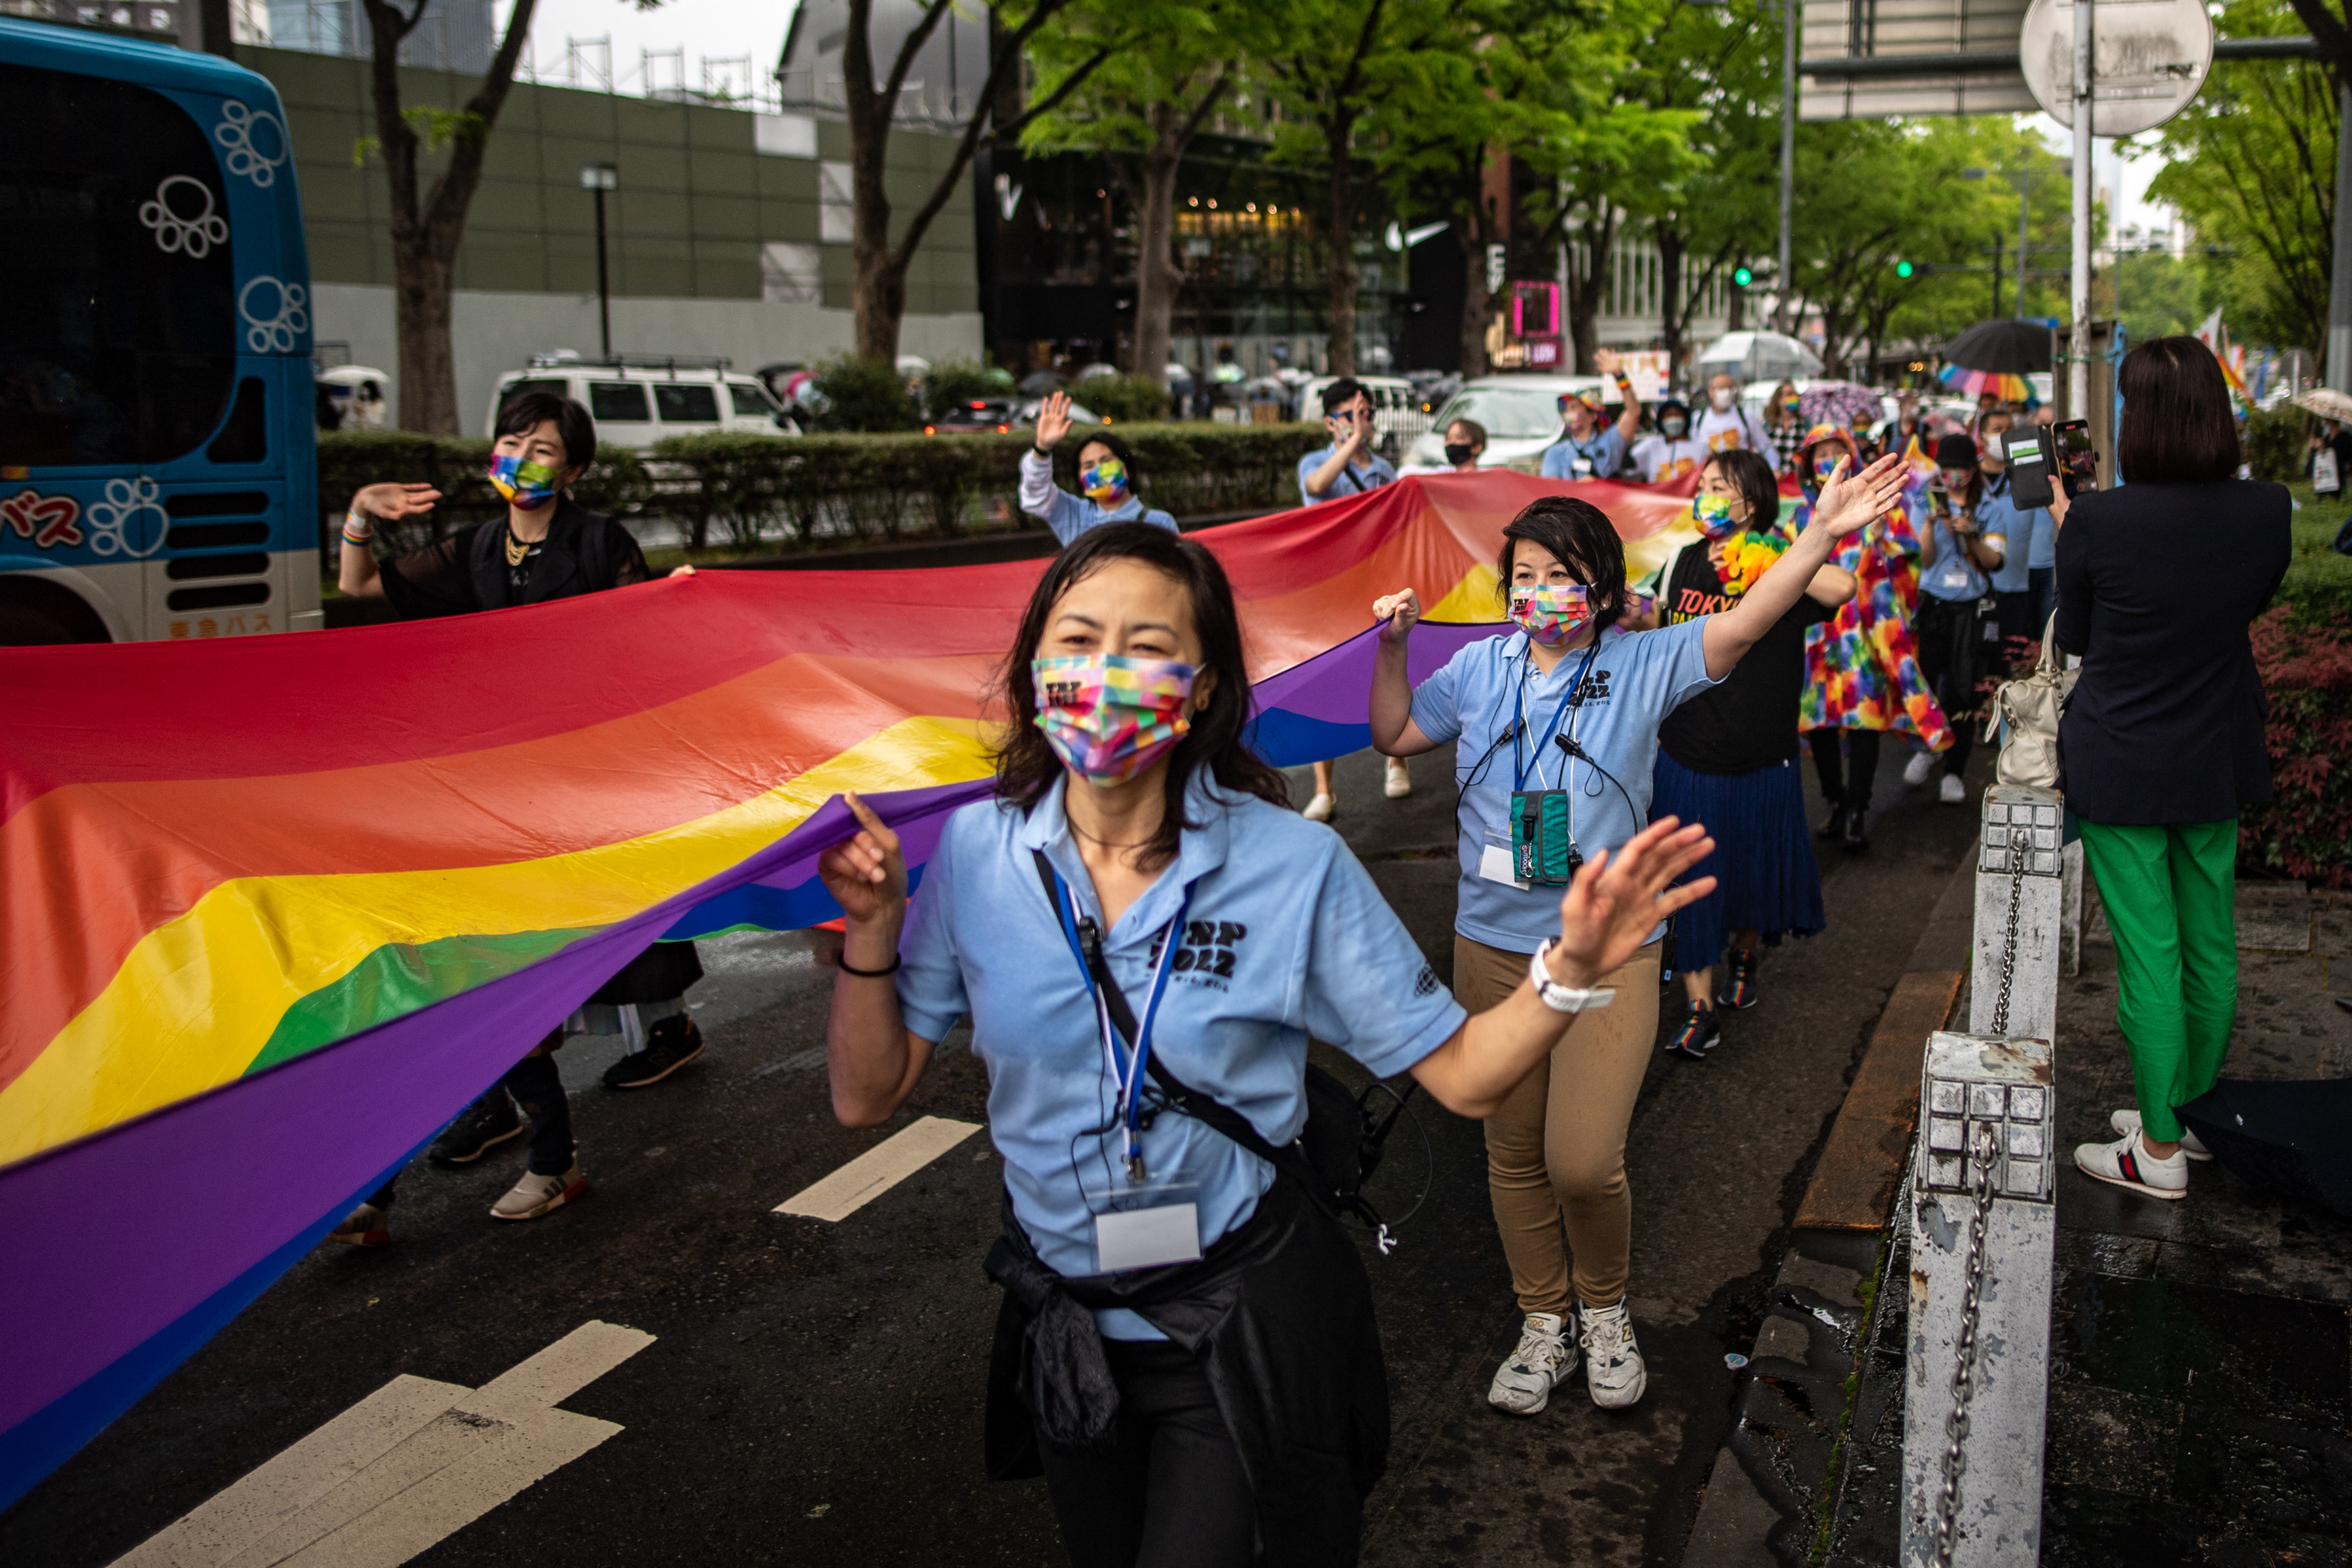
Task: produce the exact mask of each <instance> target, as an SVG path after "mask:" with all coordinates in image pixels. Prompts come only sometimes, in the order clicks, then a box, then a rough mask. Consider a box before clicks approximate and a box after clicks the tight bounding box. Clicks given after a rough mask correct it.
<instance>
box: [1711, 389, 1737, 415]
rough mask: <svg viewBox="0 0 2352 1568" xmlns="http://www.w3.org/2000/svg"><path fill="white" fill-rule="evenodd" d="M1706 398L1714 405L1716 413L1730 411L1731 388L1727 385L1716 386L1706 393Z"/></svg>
mask: <svg viewBox="0 0 2352 1568" xmlns="http://www.w3.org/2000/svg"><path fill="white" fill-rule="evenodd" d="M1706 398H1707V401H1708V402H1709V403H1712V404H1714V405H1715V411H1716V412H1717V414H1728V413H1730V412H1731V388H1729V387H1727V386H1718V387H1717V388H1715V389H1714V390H1713V391H1711V392H1709V393H1708V394H1707V395H1706Z"/></svg>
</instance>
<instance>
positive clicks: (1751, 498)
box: [1699, 447, 1780, 533]
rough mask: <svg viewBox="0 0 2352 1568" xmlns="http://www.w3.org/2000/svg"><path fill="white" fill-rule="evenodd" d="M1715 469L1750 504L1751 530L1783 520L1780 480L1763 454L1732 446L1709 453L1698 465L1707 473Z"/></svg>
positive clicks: (1767, 527)
mask: <svg viewBox="0 0 2352 1568" xmlns="http://www.w3.org/2000/svg"><path fill="white" fill-rule="evenodd" d="M1708 468H1713V469H1714V470H1715V471H1716V472H1717V473H1718V474H1721V475H1722V476H1723V478H1724V481H1725V482H1726V483H1727V484H1728V485H1730V486H1731V488H1732V489H1735V490H1738V492H1739V495H1740V499H1741V500H1745V501H1746V502H1747V503H1748V531H1749V532H1750V533H1765V532H1769V531H1771V529H1772V528H1773V527H1774V526H1775V525H1776V524H1778V523H1779V522H1780V479H1777V478H1776V477H1774V475H1773V472H1772V465H1771V464H1769V463H1768V462H1766V461H1765V460H1764V458H1763V457H1762V456H1761V455H1760V454H1759V453H1755V452H1751V451H1749V450H1748V448H1747V447H1729V448H1727V449H1726V450H1724V451H1720V452H1710V453H1708V454H1707V458H1706V462H1704V463H1701V464H1700V465H1699V472H1700V473H1702V474H1704V473H1706V470H1707V469H1708Z"/></svg>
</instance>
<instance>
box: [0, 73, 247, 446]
mask: <svg viewBox="0 0 2352 1568" xmlns="http://www.w3.org/2000/svg"><path fill="white" fill-rule="evenodd" d="M0 148H5V159H4V160H0V233H5V234H6V236H7V237H8V238H7V243H6V244H5V245H0V464H5V465H9V466H49V465H60V464H69V465H90V464H128V463H161V462H165V461H168V460H170V459H172V458H177V457H180V456H182V455H184V454H185V453H187V452H190V451H192V450H194V448H195V447H197V446H198V445H199V444H200V443H202V442H203V441H204V440H205V437H209V436H211V435H212V434H213V432H214V430H215V428H216V427H217V426H219V425H220V423H221V416H223V414H225V413H226V412H227V407H228V401H229V393H230V389H231V383H232V381H233V379H234V376H235V372H236V348H237V341H236V279H235V269H234V268H233V266H232V264H231V258H230V247H229V237H228V222H227V218H226V212H227V207H228V203H227V197H226V193H225V191H224V190H223V188H222V185H221V180H220V172H219V165H218V164H217V163H215V159H214V156H213V152H212V149H211V147H210V146H209V145H208V144H207V142H206V140H205V133H204V132H203V131H202V130H201V129H200V128H199V127H198V126H197V124H196V122H195V121H194V120H193V119H191V118H190V117H189V116H188V114H187V112H186V111H185V110H182V109H181V108H180V107H179V106H178V105H177V104H175V103H173V102H172V101H171V100H169V99H167V98H165V97H163V94H161V93H159V92H155V91H153V90H152V89H147V88H144V87H140V86H136V85H134V84H132V83H130V82H123V81H113V80H108V79H101V78H98V77H90V76H79V75H71V74H68V73H65V72H61V71H52V70H42V69H37V68H30V67H26V66H18V65H5V64H0Z"/></svg>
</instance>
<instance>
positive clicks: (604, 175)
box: [580, 163, 621, 361]
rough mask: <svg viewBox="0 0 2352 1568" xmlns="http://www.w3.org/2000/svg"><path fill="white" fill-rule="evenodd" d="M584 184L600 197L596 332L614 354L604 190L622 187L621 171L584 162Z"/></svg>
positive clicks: (608, 356) (607, 353)
mask: <svg viewBox="0 0 2352 1568" xmlns="http://www.w3.org/2000/svg"><path fill="white" fill-rule="evenodd" d="M580 188H581V189H582V190H583V191H591V192H593V193H594V194H595V197H596V336H597V340H598V342H599V344H600V345H601V347H602V349H603V351H604V353H603V357H604V359H606V360H608V361H609V360H611V359H612V357H613V287H612V280H611V276H610V274H609V273H608V272H607V271H606V269H605V265H604V193H605V192H606V191H617V190H619V189H620V188H621V171H620V170H618V169H616V168H614V167H613V165H612V164H610V163H583V164H581V165H580Z"/></svg>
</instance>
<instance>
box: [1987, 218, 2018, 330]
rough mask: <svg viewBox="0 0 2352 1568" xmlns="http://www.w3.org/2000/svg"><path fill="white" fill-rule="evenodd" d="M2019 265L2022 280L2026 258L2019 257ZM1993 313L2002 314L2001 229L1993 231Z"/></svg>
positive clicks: (1996, 315) (1995, 314)
mask: <svg viewBox="0 0 2352 1568" xmlns="http://www.w3.org/2000/svg"><path fill="white" fill-rule="evenodd" d="M2017 265H2018V270H2019V273H2020V276H2021V277H2022V275H2023V272H2024V268H2025V258H2024V257H2023V256H2022V255H2020V256H2019V257H2018V259H2017ZM1992 313H1993V315H1994V316H1995V317H1999V316H2000V230H1999V229H1994V230H1993V231H1992Z"/></svg>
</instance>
